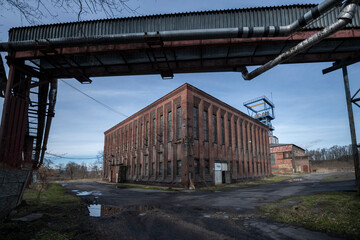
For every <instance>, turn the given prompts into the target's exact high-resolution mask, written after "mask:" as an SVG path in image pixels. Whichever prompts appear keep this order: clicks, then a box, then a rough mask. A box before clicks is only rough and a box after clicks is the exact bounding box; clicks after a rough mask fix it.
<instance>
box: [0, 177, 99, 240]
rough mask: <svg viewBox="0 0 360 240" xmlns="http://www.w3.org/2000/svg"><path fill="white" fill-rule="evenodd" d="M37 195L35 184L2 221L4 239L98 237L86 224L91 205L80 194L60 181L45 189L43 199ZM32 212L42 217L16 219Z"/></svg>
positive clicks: (1, 234)
mask: <svg viewBox="0 0 360 240" xmlns="http://www.w3.org/2000/svg"><path fill="white" fill-rule="evenodd" d="M36 196H37V193H36V191H35V190H34V189H33V188H31V189H27V190H26V191H25V194H24V198H23V199H24V201H23V203H22V204H21V205H20V206H19V207H18V208H17V209H16V212H15V213H14V214H13V215H12V216H11V217H10V218H9V219H7V220H6V221H5V222H3V223H2V224H1V225H0V239H16V240H18V239H86V240H91V239H96V238H95V235H94V234H93V233H91V228H90V227H89V225H88V224H86V218H87V215H88V210H87V207H86V205H85V204H84V203H83V202H82V201H81V200H80V199H79V198H77V197H74V196H72V195H70V194H67V193H66V190H65V189H64V188H63V187H61V186H60V185H58V184H52V185H51V186H50V188H49V189H48V190H46V191H45V192H43V193H42V194H41V195H40V196H41V197H40V200H39V201H37V198H36ZM32 215H37V216H41V217H39V218H36V219H33V220H32V221H21V220H16V219H29V216H32ZM11 219H13V220H11Z"/></svg>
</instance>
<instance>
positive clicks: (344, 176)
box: [321, 172, 355, 182]
mask: <svg viewBox="0 0 360 240" xmlns="http://www.w3.org/2000/svg"><path fill="white" fill-rule="evenodd" d="M347 180H355V173H354V172H344V173H339V174H336V175H330V176H327V177H325V178H323V179H322V180H321V181H322V182H337V181H347Z"/></svg>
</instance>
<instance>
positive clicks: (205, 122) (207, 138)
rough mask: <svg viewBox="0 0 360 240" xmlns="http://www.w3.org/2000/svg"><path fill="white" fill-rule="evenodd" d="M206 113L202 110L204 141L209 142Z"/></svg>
mask: <svg viewBox="0 0 360 240" xmlns="http://www.w3.org/2000/svg"><path fill="white" fill-rule="evenodd" d="M208 122H209V121H208V112H207V111H206V110H204V141H209V125H208Z"/></svg>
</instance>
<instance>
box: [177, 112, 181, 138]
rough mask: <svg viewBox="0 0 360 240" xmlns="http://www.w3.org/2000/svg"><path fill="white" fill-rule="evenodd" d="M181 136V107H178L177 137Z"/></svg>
mask: <svg viewBox="0 0 360 240" xmlns="http://www.w3.org/2000/svg"><path fill="white" fill-rule="evenodd" d="M180 138H181V107H178V108H177V109H176V139H180Z"/></svg>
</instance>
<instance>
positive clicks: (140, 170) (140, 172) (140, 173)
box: [139, 164, 142, 176]
mask: <svg viewBox="0 0 360 240" xmlns="http://www.w3.org/2000/svg"><path fill="white" fill-rule="evenodd" d="M141 167H142V165H141V164H140V165H139V175H140V176H142V169H141Z"/></svg>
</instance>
